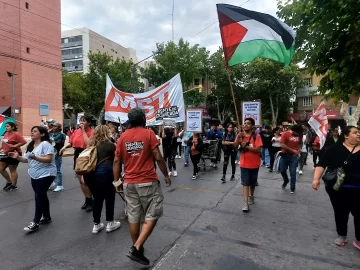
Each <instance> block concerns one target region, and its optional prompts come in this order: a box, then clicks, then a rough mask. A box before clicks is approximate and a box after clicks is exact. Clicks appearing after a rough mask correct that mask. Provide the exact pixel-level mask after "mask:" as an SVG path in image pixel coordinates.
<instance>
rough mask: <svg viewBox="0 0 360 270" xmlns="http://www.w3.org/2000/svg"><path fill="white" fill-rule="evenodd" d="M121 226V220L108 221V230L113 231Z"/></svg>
mask: <svg viewBox="0 0 360 270" xmlns="http://www.w3.org/2000/svg"><path fill="white" fill-rule="evenodd" d="M120 226H121V223H120V221H110V222H108V224H107V225H106V232H108V233H109V232H113V231H116V230H117V229H119V228H120Z"/></svg>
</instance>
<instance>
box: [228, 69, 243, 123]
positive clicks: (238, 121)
mask: <svg viewBox="0 0 360 270" xmlns="http://www.w3.org/2000/svg"><path fill="white" fill-rule="evenodd" d="M226 70H227V74H228V79H229V84H230V90H231V95H232V98H233V103H234V107H235V113H236V121H237V125H238V128H240V120H239V113H238V109H237V106H236V102H235V94H234V88H233V85H232V82H231V77H230V68H229V67H227V68H226Z"/></svg>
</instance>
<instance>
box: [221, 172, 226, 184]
mask: <svg viewBox="0 0 360 270" xmlns="http://www.w3.org/2000/svg"><path fill="white" fill-rule="evenodd" d="M221 181H222V182H223V183H225V182H226V181H225V174H224V175H223V176H222V177H221Z"/></svg>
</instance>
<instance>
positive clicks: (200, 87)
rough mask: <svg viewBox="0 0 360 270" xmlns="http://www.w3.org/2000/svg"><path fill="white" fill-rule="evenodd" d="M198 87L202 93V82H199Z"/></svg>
mask: <svg viewBox="0 0 360 270" xmlns="http://www.w3.org/2000/svg"><path fill="white" fill-rule="evenodd" d="M198 88H199V93H202V91H203V87H202V85H201V84H199V86H198Z"/></svg>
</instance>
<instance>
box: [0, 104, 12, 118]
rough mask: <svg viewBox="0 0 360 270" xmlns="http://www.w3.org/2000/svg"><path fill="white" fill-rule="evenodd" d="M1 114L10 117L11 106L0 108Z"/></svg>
mask: <svg viewBox="0 0 360 270" xmlns="http://www.w3.org/2000/svg"><path fill="white" fill-rule="evenodd" d="M0 114H4V115H6V116H10V114H11V110H10V106H0Z"/></svg>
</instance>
